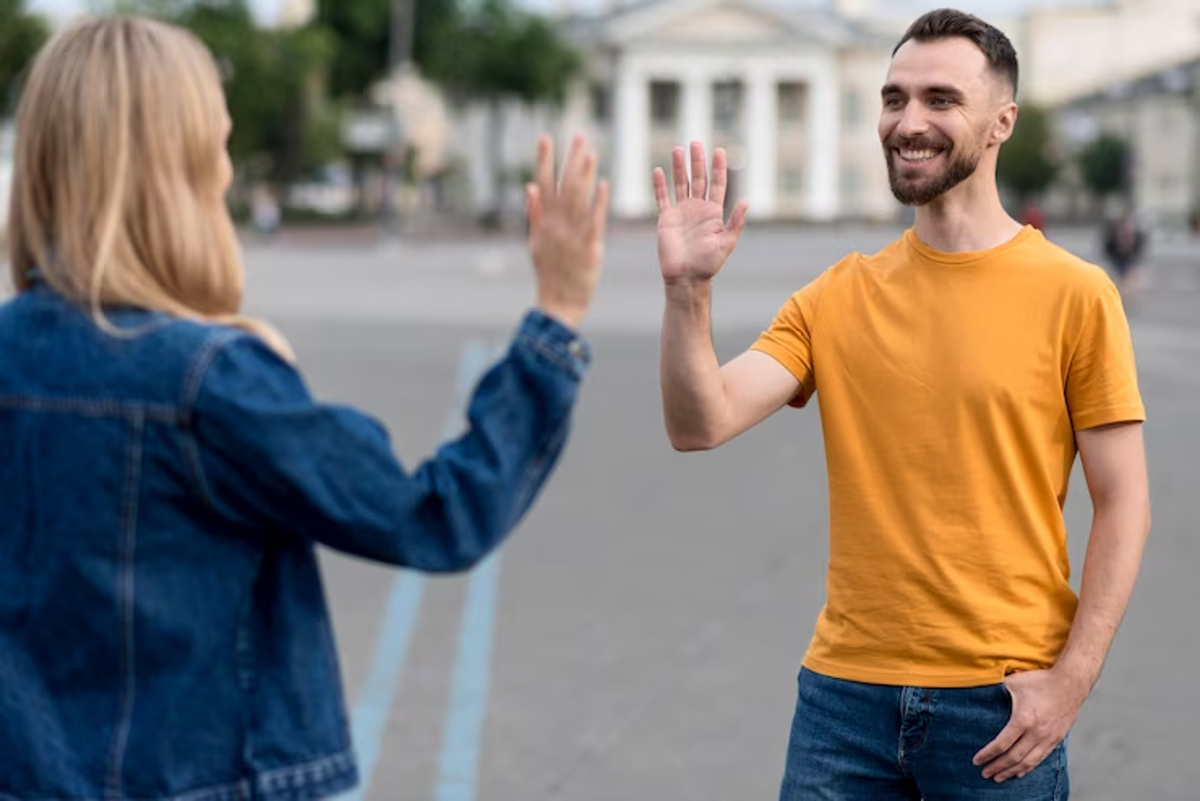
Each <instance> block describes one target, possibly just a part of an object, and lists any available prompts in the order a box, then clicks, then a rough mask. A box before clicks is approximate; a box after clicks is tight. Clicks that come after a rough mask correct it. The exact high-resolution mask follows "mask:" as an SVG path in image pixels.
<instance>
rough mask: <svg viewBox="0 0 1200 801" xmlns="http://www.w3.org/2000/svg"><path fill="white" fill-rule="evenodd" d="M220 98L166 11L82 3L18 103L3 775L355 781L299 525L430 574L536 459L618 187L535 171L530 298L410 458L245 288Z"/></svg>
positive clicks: (487, 525) (582, 360) (8, 377)
mask: <svg viewBox="0 0 1200 801" xmlns="http://www.w3.org/2000/svg"><path fill="white" fill-rule="evenodd" d="M229 130H230V119H229V116H228V114H227V113H226V109H225V100H224V97H223V96H222V92H221V81H220V77H219V74H218V72H217V69H216V67H215V66H214V62H213V60H212V58H211V57H210V55H209V53H208V52H207V51H206V50H205V49H204V47H203V45H201V44H200V43H199V42H198V41H197V40H196V39H194V38H193V37H192V36H191V35H190V34H187V33H185V32H183V31H181V30H179V29H176V28H172V27H169V26H167V25H164V24H160V23H157V22H150V21H146V20H141V19H137V18H112V19H103V20H88V21H84V22H80V23H78V24H75V25H73V26H71V27H69V28H67V29H65V30H64V31H62V32H61V33H59V34H58V35H57V36H56V37H55V38H54V39H53V40H52V41H51V42H50V43H49V44H48V45H47V46H46V47H45V49H44V50H43V51H42V52H41V54H40V55H39V56H38V57H37V60H36V62H35V64H34V66H33V68H32V71H31V73H30V75H29V79H28V83H27V85H26V87H25V90H24V94H23V97H22V99H21V102H20V107H19V109H18V112H17V131H18V135H17V153H16V163H15V177H14V192H13V205H12V209H11V218H10V229H9V232H10V234H11V240H10V242H11V253H10V255H11V269H12V278H13V281H14V282H15V284H16V289H17V291H18V295H17V296H16V297H15V298H14V299H13V300H11V301H10V302H8V303H6V304H5V305H3V306H0V347H2V348H3V349H4V353H5V357H4V359H3V360H0V486H2V487H3V488H4V490H3V492H0V549H2V550H3V554H4V559H3V561H2V562H0V584H2V586H3V588H4V591H3V593H0V637H2V638H3V647H0V675H2V676H3V681H4V697H3V702H2V707H3V709H2V710H0V711H2V714H0V797H3V798H5V799H10V800H11V801H16V800H17V799H52V798H54V799H68V798H71V799H101V798H103V799H107V801H124V800H129V801H131V800H132V799H146V800H147V801H148V799H175V800H176V801H182V799H188V801H227V800H228V799H257V800H258V801H285V800H286V801H303V800H304V799H318V798H329V797H331V796H333V795H335V794H337V793H339V792H341V791H344V790H347V789H349V788H351V787H353V786H354V785H355V783H356V781H357V769H356V766H355V759H354V751H353V748H352V743H351V742H350V735H349V732H348V727H347V722H346V717H347V716H346V710H345V706H344V703H343V697H342V687H341V681H340V678H339V668H338V657H337V652H336V650H335V645H334V637H333V634H332V633H331V631H330V620H329V614H328V610H327V608H326V603H325V599H324V596H323V592H322V588H321V577H320V570H319V566H318V561H317V558H316V553H315V546H316V545H317V544H318V543H323V544H325V545H328V546H330V547H332V548H335V549H337V550H340V551H344V552H346V553H350V554H355V555H357V556H360V557H363V558H366V559H370V560H375V561H378V562H383V563H387V564H391V565H404V566H408V567H411V568H414V569H417V570H422V571H434V572H443V571H459V570H466V569H468V568H470V567H471V566H472V565H474V564H476V563H477V562H478V561H479V560H480V559H482V558H483V557H484V556H485V555H486V554H487V553H488V552H490V551H492V550H493V549H494V548H495V547H496V546H497V545H498V544H499V543H500V542H501V541H502V540H503V539H504V538H505V536H506V535H507V534H508V533H509V532H510V531H511V530H512V529H513V527H514V526H516V525H517V523H518V522H519V521H520V520H521V519H522V516H523V515H524V514H525V512H526V510H527V509H528V508H529V506H530V504H531V503H532V502H533V500H534V498H535V496H536V495H537V494H538V492H539V490H540V488H541V487H542V486H543V484H544V482H545V481H546V478H547V476H548V475H549V474H550V473H551V471H552V469H553V467H554V465H555V463H556V460H557V459H558V457H559V454H560V452H561V451H562V448H563V443H564V441H565V439H566V437H567V434H568V430H569V427H570V425H571V419H572V410H573V408H574V406H575V401H576V397H577V394H578V387H579V382H580V380H581V378H582V377H583V375H584V373H585V370H586V368H587V364H588V359H589V357H588V353H589V346H588V345H587V343H586V342H585V341H584V340H583V339H581V338H580V335H579V334H578V333H577V330H576V329H577V327H578V326H579V324H580V322H581V321H582V320H583V319H584V317H585V315H586V314H587V313H588V311H589V309H590V308H591V305H592V299H593V294H594V292H595V289H596V284H597V281H598V278H599V274H600V267H601V256H602V247H603V240H602V235H603V231H604V227H605V220H606V216H607V201H608V190H607V187H606V186H605V185H604V184H597V180H596V158H595V156H594V154H593V153H592V152H591V151H590V150H589V149H588V146H587V143H586V142H585V141H584V140H583V139H581V138H578V139H576V140H575V141H574V143H573V144H572V147H571V150H570V153H569V155H568V156H567V157H566V159H565V165H564V166H563V168H562V172H561V185H559V183H558V181H557V179H556V175H555V167H554V153H553V150H552V147H551V144H550V140H549V139H548V138H546V137H543V138H542V139H541V141H540V142H539V144H538V148H537V179H536V184H535V185H532V186H531V187H530V188H529V189H528V190H527V201H528V209H529V217H530V220H531V223H532V225H531V229H530V233H529V252H530V256H531V259H532V262H533V270H534V273H535V276H536V286H537V303H536V307H534V308H531V309H530V310H529V311H528V313H527V314H526V315H525V317H524V319H523V320H522V321H521V323H520V326H519V328H517V330H516V334H515V337H514V338H513V340H512V343H511V345H510V347H509V349H508V351H507V353H506V354H505V355H504V356H503V357H502V358H501V359H500V360H499V361H498V363H497V364H496V365H495V366H493V367H492V368H491V370H490V371H489V372H488V373H487V374H486V375H484V377H483V378H482V380H481V382H480V383H479V385H478V387H477V388H476V390H475V393H474V395H473V397H472V399H471V401H470V406H469V410H468V418H469V427H468V429H467V432H466V433H465V434H463V435H462V436H461V437H460V438H458V439H457V440H455V441H453V442H451V443H448V444H446V445H444V446H443V447H442V448H441V449H440V450H439V451H438V452H437V454H436V455H435V456H434V457H432V458H431V459H430V460H428V461H426V462H425V463H424V464H422V465H421V466H420V467H419V468H417V469H416V470H407V469H405V468H404V467H403V466H402V465H401V464H400V462H399V461H397V458H396V456H395V455H394V454H393V450H392V447H391V445H390V444H389V441H388V434H387V432H386V431H385V430H384V428H383V426H382V425H381V424H380V423H378V422H376V421H375V420H373V419H372V418H371V417H368V416H367V415H365V414H363V413H361V412H358V411H355V410H354V409H351V408H348V407H345V406H334V405H326V404H323V403H319V402H317V401H316V400H314V399H313V398H312V396H311V395H310V394H309V391H308V389H307V388H306V385H305V382H304V379H303V378H302V376H301V374H300V373H299V372H298V370H297V367H296V365H295V364H294V363H293V359H292V354H291V351H290V349H289V348H288V346H287V343H286V342H284V340H283V339H282V338H281V337H280V336H279V335H278V334H277V333H275V332H274V331H273V330H271V329H269V328H267V327H266V326H264V325H263V324H261V323H258V322H255V321H252V320H249V319H246V318H244V317H242V316H241V314H240V311H239V310H240V306H241V302H242V285H243V281H244V277H245V276H244V271H243V268H242V262H241V259H240V257H239V254H238V249H237V240H236V237H235V233H234V228H233V224H232V222H231V220H230V217H229V214H228V212H227V210H226V205H225V199H224V196H225V192H226V190H227V188H228V187H229V183H230V180H231V177H232V174H231V168H230V162H229V157H228V156H227V155H226V153H225V141H226V138H227V137H228V135H229Z"/></svg>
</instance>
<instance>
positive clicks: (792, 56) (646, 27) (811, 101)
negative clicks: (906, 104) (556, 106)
mask: <svg viewBox="0 0 1200 801" xmlns="http://www.w3.org/2000/svg"><path fill="white" fill-rule="evenodd" d="M568 32H569V35H570V36H572V38H574V40H575V41H576V42H577V44H578V45H579V46H580V48H581V49H582V50H583V51H584V53H585V54H586V56H587V64H588V77H587V80H586V81H585V82H584V84H585V85H584V86H582V87H581V88H580V91H579V92H578V93H577V95H578V96H577V97H576V100H575V102H574V103H573V104H572V105H571V107H570V110H569V112H568V119H569V121H571V122H572V123H573V124H575V125H576V126H577V127H578V128H582V129H585V130H588V131H589V132H590V133H591V134H592V138H593V139H594V140H595V141H596V142H597V144H598V146H599V147H600V150H601V157H602V159H603V160H604V161H606V162H607V163H609V164H610V170H609V172H610V177H611V180H612V183H613V213H614V215H615V216H617V217H624V218H638V217H647V216H652V215H653V214H654V213H655V204H654V198H653V194H652V188H651V182H650V175H651V171H652V169H653V168H654V167H663V168H664V169H667V170H668V171H669V166H670V154H671V150H672V148H673V147H674V146H676V145H680V144H686V143H687V142H689V141H691V140H699V141H702V142H704V143H705V144H706V147H707V148H708V150H709V152H711V150H712V149H713V148H715V147H724V148H725V149H726V151H727V152H728V154H729V163H730V168H731V190H732V191H733V192H734V193H735V194H736V195H737V196H739V197H740V198H743V199H745V200H747V201H749V204H750V214H751V216H753V217H759V218H801V219H812V220H829V219H834V218H841V217H859V218H874V219H890V218H894V217H895V216H896V214H897V213H898V212H899V207H898V205H897V204H896V201H895V200H894V199H893V198H892V195H891V192H890V190H889V188H888V185H887V174H886V170H885V166H884V161H883V156H882V151H881V148H880V145H879V140H878V134H877V132H876V121H877V118H878V106H879V100H878V98H879V88H880V86H881V85H882V84H883V79H884V75H885V73H886V71H887V65H888V59H889V57H890V53H891V48H892V47H893V46H894V44H895V35H894V34H885V33H881V32H878V31H875V30H872V29H870V28H869V27H868V26H867V25H866V24H865V23H863V22H862V21H861V20H856V19H854V18H852V17H850V16H849V15H846V14H843V13H839V11H838V10H836V9H834V10H826V9H788V8H786V7H779V6H770V5H766V4H764V3H762V2H759V0H656V1H653V2H648V3H643V4H640V5H636V6H631V7H626V8H618V9H615V10H613V11H611V12H609V13H607V14H605V15H602V16H600V17H598V18H595V19H591V20H587V21H581V22H576V23H573V24H572V25H569V26H568ZM581 111H582V112H583V113H580V112H581ZM572 112H573V113H572Z"/></svg>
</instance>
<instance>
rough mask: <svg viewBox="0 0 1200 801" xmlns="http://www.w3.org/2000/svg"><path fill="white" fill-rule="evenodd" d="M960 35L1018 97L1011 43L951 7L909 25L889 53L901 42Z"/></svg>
mask: <svg viewBox="0 0 1200 801" xmlns="http://www.w3.org/2000/svg"><path fill="white" fill-rule="evenodd" d="M955 36H961V37H962V38H963V39H968V40H970V41H971V42H974V44H975V46H976V47H978V48H979V49H980V50H982V51H983V55H984V57H985V58H987V62H988V66H989V67H991V69H992V71H993V72H995V73H996V74H997V75H999V76H1000V77H1002V78H1006V79H1007V80H1008V82H1009V83H1010V84H1012V91H1013V97H1016V96H1017V72H1018V70H1017V51H1016V49H1015V48H1014V47H1013V45H1012V42H1010V41H1009V40H1008V37H1007V36H1005V35H1004V33H1003V32H1002V31H1000V30H999V29H998V28H996V27H995V26H994V25H989V24H988V23H986V22H984V21H983V20H981V19H980V18H979V17H976V16H974V15H972V14H967V13H966V12H964V11H956V10H955V9H953V8H939V9H938V10H936V11H930V12H929V13H928V14H922V15H921V16H920V17H918V18H917V20H916V21H915V22H913V24H912V25H910V26H908V30H907V31H905V33H904V36H903V38H901V39H900V43H899V44H897V45H896V49H895V50H893V51H892V55H893V56H894V55H896V51H898V50H899V49H900V48H901V47H903V46H904V43H905V42H907V41H909V40H910V39H912V40H915V41H918V42H935V41H937V40H938V39H950V38H952V37H955Z"/></svg>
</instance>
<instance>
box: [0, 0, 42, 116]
mask: <svg viewBox="0 0 1200 801" xmlns="http://www.w3.org/2000/svg"><path fill="white" fill-rule="evenodd" d="M49 35H50V29H49V26H47V24H46V21H45V20H43V19H42V18H41V17H39V16H37V15H36V14H32V13H30V12H29V11H28V10H27V9H26V8H25V0H0V117H4V116H5V115H6V114H7V113H9V112H11V111H12V110H13V109H14V108H15V106H16V99H17V90H18V89H19V86H20V83H21V79H22V78H23V76H24V73H25V69H26V68H27V67H28V66H29V63H30V62H31V61H32V60H33V57H34V56H35V55H37V52H38V51H39V50H40V49H41V48H42V45H43V44H44V43H45V41H46V39H47V37H48V36H49Z"/></svg>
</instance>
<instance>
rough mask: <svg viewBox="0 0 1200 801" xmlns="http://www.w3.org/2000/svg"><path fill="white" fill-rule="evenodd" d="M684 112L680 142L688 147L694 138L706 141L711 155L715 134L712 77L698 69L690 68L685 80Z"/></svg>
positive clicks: (707, 151) (707, 150) (680, 129)
mask: <svg viewBox="0 0 1200 801" xmlns="http://www.w3.org/2000/svg"><path fill="white" fill-rule="evenodd" d="M682 89H683V98H682V100H683V114H682V119H681V120H680V125H679V136H680V142H679V144H681V145H683V146H684V147H687V146H688V144H689V143H690V142H691V141H692V140H693V139H695V140H698V141H701V142H703V143H704V150H705V152H706V153H708V154H710V155H711V151H712V136H713V133H712V132H713V102H712V100H713V98H712V93H713V88H712V77H711V76H709V75H708V74H706V73H705V72H703V71H702V70H698V69H689V70H688V72H687V78H686V79H685V80H684V81H683V85H682Z"/></svg>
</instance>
